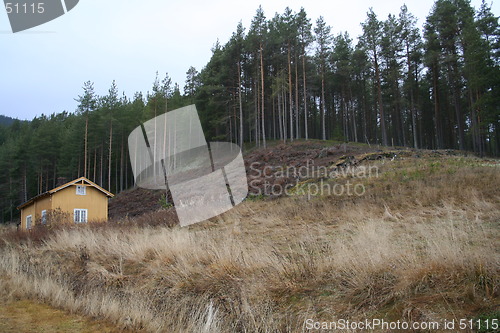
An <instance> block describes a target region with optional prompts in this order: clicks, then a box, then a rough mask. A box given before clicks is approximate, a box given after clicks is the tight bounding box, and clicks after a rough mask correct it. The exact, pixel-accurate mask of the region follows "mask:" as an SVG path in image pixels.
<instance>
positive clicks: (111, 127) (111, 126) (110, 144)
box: [108, 117, 156, 191]
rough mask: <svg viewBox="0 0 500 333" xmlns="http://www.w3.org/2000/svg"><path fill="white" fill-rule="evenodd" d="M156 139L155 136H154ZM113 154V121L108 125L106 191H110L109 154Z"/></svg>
mask: <svg viewBox="0 0 500 333" xmlns="http://www.w3.org/2000/svg"><path fill="white" fill-rule="evenodd" d="M155 118H156V117H155ZM155 137H156V135H155ZM112 152H113V121H110V123H109V157H108V191H111V154H112Z"/></svg>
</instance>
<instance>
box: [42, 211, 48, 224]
mask: <svg viewBox="0 0 500 333" xmlns="http://www.w3.org/2000/svg"><path fill="white" fill-rule="evenodd" d="M41 222H42V224H47V210H45V209H44V210H42V219H41Z"/></svg>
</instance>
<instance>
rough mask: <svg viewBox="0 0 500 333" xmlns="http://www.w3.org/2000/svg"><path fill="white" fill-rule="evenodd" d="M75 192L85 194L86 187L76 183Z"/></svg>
mask: <svg viewBox="0 0 500 333" xmlns="http://www.w3.org/2000/svg"><path fill="white" fill-rule="evenodd" d="M76 194H77V195H86V194H87V187H86V186H83V185H76Z"/></svg>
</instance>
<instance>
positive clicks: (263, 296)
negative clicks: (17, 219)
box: [0, 161, 500, 332]
mask: <svg viewBox="0 0 500 333" xmlns="http://www.w3.org/2000/svg"><path fill="white" fill-rule="evenodd" d="M380 163H381V164H380V168H381V177H379V178H377V179H368V180H363V181H365V182H366V185H367V192H366V194H365V195H364V196H363V197H359V198H357V197H356V198H354V197H335V196H329V197H316V198H312V199H311V200H307V198H305V197H291V198H281V199H276V200H259V201H253V202H251V201H247V202H245V203H243V204H242V205H240V206H238V207H237V208H235V209H234V210H232V211H229V212H227V213H226V214H223V215H222V216H219V217H216V218H213V219H211V220H210V221H207V222H205V223H203V224H199V225H195V226H192V227H190V228H184V229H181V228H178V227H174V228H170V227H162V226H138V225H136V224H131V225H129V226H128V227H123V228H92V227H87V228H85V227H83V228H72V229H60V230H57V231H56V232H54V233H52V234H51V235H49V236H48V237H47V238H45V240H44V241H43V242H42V243H29V242H26V243H22V244H17V243H12V242H8V241H7V243H6V245H5V246H3V247H2V248H1V249H0V274H1V275H3V276H4V279H5V281H7V282H4V284H6V285H7V286H8V289H9V290H10V292H15V293H17V294H18V295H31V296H32V297H37V298H38V299H40V300H43V301H45V302H48V303H50V304H53V305H54V306H57V307H61V308H65V309H68V310H70V311H74V312H79V313H85V314H87V315H90V316H94V317H99V318H106V319H108V320H110V321H112V322H115V323H116V324H117V325H120V326H123V327H128V328H132V329H134V330H137V331H140V330H143V331H150V332H303V331H305V328H304V322H305V320H306V319H308V318H313V319H315V320H326V321H330V320H334V319H336V318H346V319H364V318H386V319H388V320H397V319H400V320H407V321H423V320H439V319H448V320H450V319H460V318H471V317H473V316H476V315H478V314H481V313H485V312H487V311H489V310H492V309H494V308H495V306H498V300H499V298H498V296H499V289H498V288H499V287H498V285H499V284H498V283H499V279H500V278H499V276H500V275H499V273H500V265H499V263H500V251H499V245H500V244H499V239H500V237H499V230H498V227H499V225H498V224H499V222H498V221H500V210H499V197H498V193H497V190H496V189H497V188H498V184H500V182H499V180H500V176H499V173H498V171H497V169H495V168H484V167H480V166H477V165H476V164H472V165H470V166H469V165H465V166H464V165H460V167H459V168H457V169H455V168H454V167H453V164H452V163H450V164H449V165H450V166H448V165H445V166H443V168H440V169H439V170H434V171H432V172H430V171H429V170H428V167H429V165H430V164H429V163H427V162H422V165H418V163H411V164H409V162H408V161H400V162H396V163H393V164H392V165H388V164H386V163H384V164H382V162H380ZM432 163H433V162H432ZM412 170H413V171H412ZM419 170H420V171H421V170H424V171H422V172H423V175H424V176H423V177H421V172H420V171H419ZM425 170H426V171H425ZM450 170H453V172H450ZM403 171H404V172H403ZM408 174H410V175H411V177H410V178H409V179H408V180H406V179H402V178H401V179H400V178H399V177H407V176H408Z"/></svg>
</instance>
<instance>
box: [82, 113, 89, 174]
mask: <svg viewBox="0 0 500 333" xmlns="http://www.w3.org/2000/svg"><path fill="white" fill-rule="evenodd" d="M88 131H89V111H88V110H87V112H86V114H85V138H84V142H85V144H84V145H85V149H84V161H83V177H85V178H86V177H87V145H88Z"/></svg>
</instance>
